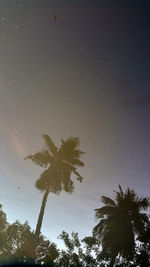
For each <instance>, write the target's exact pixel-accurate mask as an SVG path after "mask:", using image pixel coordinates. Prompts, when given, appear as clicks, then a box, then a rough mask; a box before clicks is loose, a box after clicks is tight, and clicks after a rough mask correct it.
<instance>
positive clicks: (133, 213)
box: [93, 185, 149, 266]
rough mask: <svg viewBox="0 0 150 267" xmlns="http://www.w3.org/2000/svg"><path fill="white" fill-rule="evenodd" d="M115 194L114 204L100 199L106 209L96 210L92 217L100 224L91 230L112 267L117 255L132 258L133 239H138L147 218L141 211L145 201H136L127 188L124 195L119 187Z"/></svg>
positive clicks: (147, 204) (133, 249)
mask: <svg viewBox="0 0 150 267" xmlns="http://www.w3.org/2000/svg"><path fill="white" fill-rule="evenodd" d="M115 193H116V198H115V201H114V200H113V199H111V198H109V197H106V196H102V202H103V203H104V204H105V206H103V207H101V208H99V209H96V214H95V215H96V218H97V219H100V222H99V223H98V224H97V225H96V226H95V227H94V229H93V233H94V235H96V236H98V237H99V238H100V240H101V244H102V253H101V255H102V256H103V257H105V258H107V259H108V258H110V257H111V260H112V265H111V266H113V262H114V260H115V258H116V256H117V255H119V256H122V257H124V258H125V259H132V258H133V255H134V251H135V242H136V239H138V240H139V239H140V236H141V235H142V233H143V232H144V230H145V226H146V224H147V223H148V216H147V214H146V213H143V212H141V211H143V210H146V209H147V208H148V206H149V201H148V199H147V198H140V197H137V195H136V194H135V192H134V190H131V189H130V188H128V189H127V190H126V192H125V193H124V192H123V190H122V188H121V186H120V185H119V192H115Z"/></svg>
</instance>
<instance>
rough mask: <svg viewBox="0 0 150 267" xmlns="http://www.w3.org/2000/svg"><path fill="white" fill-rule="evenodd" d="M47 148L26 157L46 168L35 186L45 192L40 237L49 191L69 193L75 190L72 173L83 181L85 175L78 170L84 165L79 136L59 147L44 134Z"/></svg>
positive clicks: (39, 222) (36, 232)
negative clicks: (82, 175)
mask: <svg viewBox="0 0 150 267" xmlns="http://www.w3.org/2000/svg"><path fill="white" fill-rule="evenodd" d="M43 138H44V140H45V143H46V149H44V150H42V151H41V152H38V153H36V154H34V155H29V156H27V157H26V158H25V159H31V160H32V161H33V162H34V163H36V164H38V165H39V166H41V167H45V168H46V170H45V171H44V172H43V173H42V174H41V176H40V178H39V179H38V180H37V181H36V183H35V186H36V187H37V189H39V190H40V191H42V192H45V193H44V196H43V200H42V205H41V209H40V213H39V217H38V222H37V226H36V231H35V236H36V237H38V236H39V234H40V231H41V226H42V221H43V216H44V211H45V205H46V201H47V197H48V195H49V193H50V192H51V193H54V194H60V192H61V191H62V190H64V191H65V192H68V193H72V192H73V191H74V184H73V181H72V179H71V175H72V173H74V174H75V175H76V176H77V179H78V180H79V181H80V182H82V179H83V177H81V175H80V174H79V173H78V172H77V170H76V167H77V166H81V167H83V166H84V163H83V162H82V161H80V159H79V158H80V156H81V154H82V153H84V152H82V151H80V150H79V149H78V146H79V144H80V140H79V138H74V137H69V138H68V139H67V140H66V141H64V140H63V139H62V140H61V146H60V148H57V147H56V145H55V144H54V142H53V141H52V139H51V138H50V137H49V136H48V135H46V134H44V135H43Z"/></svg>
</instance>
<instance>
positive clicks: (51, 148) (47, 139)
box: [43, 134, 57, 155]
mask: <svg viewBox="0 0 150 267" xmlns="http://www.w3.org/2000/svg"><path fill="white" fill-rule="evenodd" d="M43 138H44V140H45V143H46V146H47V148H48V149H49V151H50V152H51V153H52V155H56V154H57V147H56V146H55V144H54V142H53V140H52V139H51V138H50V137H49V136H48V135H47V134H43Z"/></svg>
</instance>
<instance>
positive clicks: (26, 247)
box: [0, 135, 150, 267]
mask: <svg viewBox="0 0 150 267" xmlns="http://www.w3.org/2000/svg"><path fill="white" fill-rule="evenodd" d="M43 137H44V140H45V142H46V149H44V150H42V151H41V152H38V153H36V154H34V155H29V156H28V157H27V158H28V159H31V160H32V161H33V162H34V163H36V164H38V165H40V166H42V167H45V168H46V170H45V171H44V172H43V173H42V174H41V176H40V178H39V179H38V180H37V181H36V187H37V189H39V190H41V191H42V192H44V195H43V200H42V205H41V209H40V213H39V217H38V221H37V226H36V230H35V231H33V230H32V229H31V228H30V226H29V224H28V222H25V223H24V224H21V223H20V222H19V221H16V222H14V223H13V224H9V223H8V222H7V218H6V214H5V212H4V211H3V210H2V206H0V263H1V264H13V263H14V264H17V263H18V264H19V263H22V264H23V263H30V264H31V263H32V264H40V265H46V266H49V267H50V266H52V267H59V266H60V267H67V266H68V267H82V266H83V267H86V266H87V267H98V266H110V267H111V266H118V267H119V266H120V267H121V266H141V267H142V266H143V267H145V266H150V220H149V214H148V208H149V206H150V203H149V199H148V198H146V197H144V198H142V197H139V196H138V195H137V194H136V193H135V191H134V190H133V189H130V188H127V189H126V190H125V191H124V190H123V189H122V187H121V186H120V185H119V187H118V191H115V194H114V199H111V198H110V197H109V196H102V197H101V202H102V203H103V206H102V205H100V208H98V209H95V217H96V219H97V225H95V227H94V228H93V229H91V230H92V231H91V232H92V234H91V236H87V237H84V238H83V239H82V240H80V239H79V237H78V233H75V232H72V233H71V235H70V236H69V234H68V233H67V232H65V231H63V232H62V233H61V234H60V236H59V237H58V238H59V239H61V240H63V241H64V245H65V247H66V249H63V250H60V249H58V248H57V246H56V244H55V243H53V242H51V241H49V240H48V239H47V238H46V237H44V236H43V235H42V233H41V227H42V222H43V217H44V212H45V207H46V201H47V198H48V195H49V193H55V194H60V193H61V191H62V190H64V191H65V192H68V193H72V192H73V191H74V183H73V180H72V178H71V175H72V174H74V175H76V177H77V179H78V180H79V181H80V182H82V179H83V178H82V176H81V175H80V174H79V173H78V172H77V169H76V168H77V167H83V166H84V163H83V162H82V161H81V160H80V156H81V155H82V154H83V152H82V151H80V150H79V148H78V147H79V138H73V137H70V138H68V139H67V140H66V141H64V140H62V142H61V146H60V148H57V147H56V146H55V144H54V142H53V141H52V140H51V138H50V137H49V136H48V135H44V136H43Z"/></svg>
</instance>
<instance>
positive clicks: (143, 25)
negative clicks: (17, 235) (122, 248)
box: [0, 0, 150, 247]
mask: <svg viewBox="0 0 150 267" xmlns="http://www.w3.org/2000/svg"><path fill="white" fill-rule="evenodd" d="M149 12H150V3H149V1H148V0H147V1H146V0H143V1H142V0H139V1H138V0H137V1H135V0H132V1H128V0H127V1H120V0H101V1H96V0H91V1H88V0H87V1H79V0H77V1H73V0H70V1H67V0H61V1H60V0H55V1H54V0H24V1H23V0H18V1H16V0H0V129H1V130H0V186H1V194H0V203H1V204H2V205H3V210H4V211H5V212H6V214H7V218H8V221H9V222H10V223H12V222H14V221H15V220H17V219H18V220H20V222H21V223H24V222H25V221H26V220H27V221H28V222H29V224H30V225H31V227H32V229H35V227H36V222H37V218H38V214H39V210H40V205H41V201H42V196H43V194H42V193H41V192H39V191H38V190H37V189H36V188H35V186H34V184H35V181H36V180H37V179H38V178H39V176H40V174H41V173H42V172H43V171H44V169H43V168H41V167H38V166H37V165H35V164H34V163H32V162H31V161H30V160H28V161H25V160H24V158H25V157H26V156H27V155H29V154H34V153H36V152H38V151H41V150H42V149H43V148H44V140H43V138H42V134H48V135H49V136H50V137H51V138H52V139H53V140H54V142H55V144H56V145H57V146H59V145H60V144H61V138H64V139H66V138H68V137H69V136H73V137H79V138H80V141H81V143H80V149H81V150H82V151H85V152H86V154H84V155H82V161H83V162H84V163H85V167H84V168H80V169H79V170H78V171H79V172H80V174H81V175H82V176H83V177H84V180H83V183H82V184H80V183H79V182H78V181H76V180H75V178H73V180H74V183H75V191H74V193H73V194H72V195H70V194H67V193H65V192H62V193H61V194H60V195H59V196H56V195H54V194H50V195H49V198H48V201H47V206H46V210H45V215H44V220H43V225H42V233H43V234H44V235H46V236H47V238H49V239H50V240H51V241H53V242H56V243H57V244H58V246H59V247H61V246H62V243H61V242H62V241H59V240H58V239H57V237H58V236H59V234H61V232H62V231H63V230H65V231H67V232H68V233H71V232H72V231H74V232H78V233H79V237H80V238H83V237H85V236H88V235H90V234H91V232H92V228H93V227H94V226H95V225H96V223H97V221H96V220H95V218H94V209H95V208H98V207H101V206H102V203H101V201H100V198H101V196H102V195H106V196H109V197H113V196H114V190H117V188H118V184H120V185H121V186H122V188H123V189H124V190H125V189H126V188H127V187H130V188H134V190H135V192H136V193H137V194H139V195H141V196H149V193H150V192H149V188H150V179H149V178H150V123H149V118H150V17H149ZM52 16H55V19H54V20H53V19H52Z"/></svg>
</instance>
